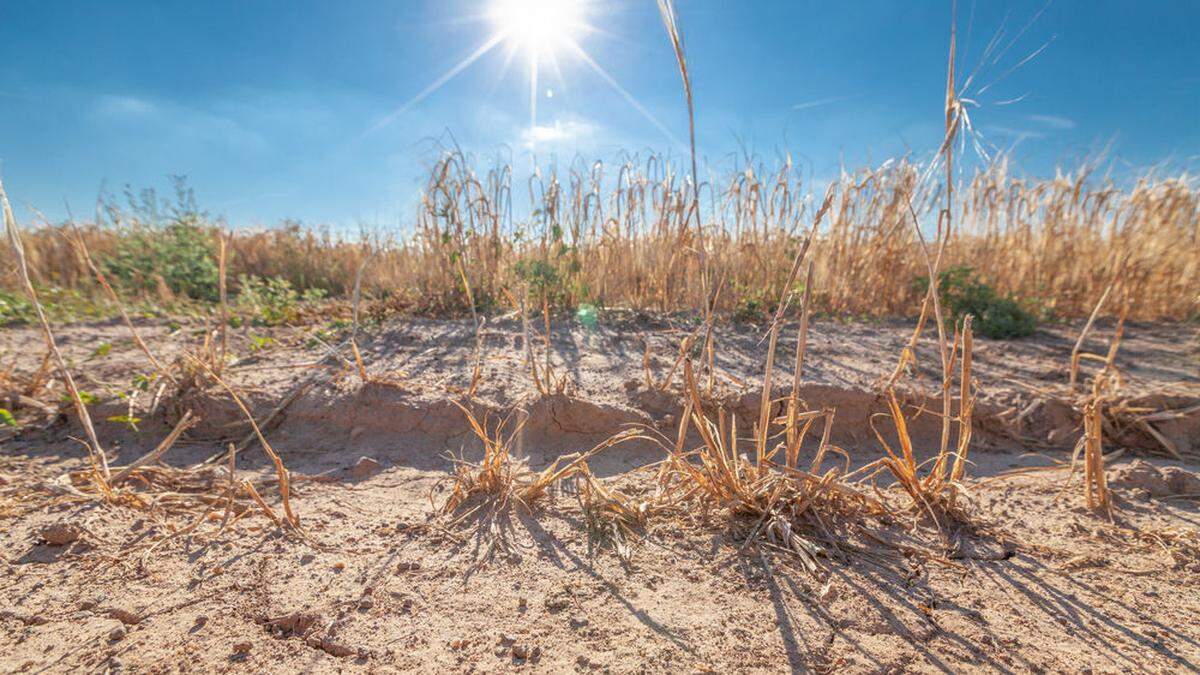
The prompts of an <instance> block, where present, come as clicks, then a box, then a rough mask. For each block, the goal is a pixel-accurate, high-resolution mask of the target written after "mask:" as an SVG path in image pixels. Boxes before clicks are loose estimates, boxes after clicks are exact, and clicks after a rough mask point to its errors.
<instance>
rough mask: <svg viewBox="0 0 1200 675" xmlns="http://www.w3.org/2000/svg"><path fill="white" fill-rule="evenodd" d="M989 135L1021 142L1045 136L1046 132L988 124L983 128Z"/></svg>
mask: <svg viewBox="0 0 1200 675" xmlns="http://www.w3.org/2000/svg"><path fill="white" fill-rule="evenodd" d="M982 131H983V133H984V134H985V135H987V136H999V137H1001V138H1007V139H1011V140H1012V142H1013V143H1019V142H1021V141H1024V140H1028V139H1031V138H1045V137H1046V132H1044V131H1034V130H1032V129H1015V128H1013V127H1005V126H996V125H988V126H986V127H984V128H983V129H982Z"/></svg>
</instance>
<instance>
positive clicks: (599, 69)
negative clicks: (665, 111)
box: [570, 41, 687, 148]
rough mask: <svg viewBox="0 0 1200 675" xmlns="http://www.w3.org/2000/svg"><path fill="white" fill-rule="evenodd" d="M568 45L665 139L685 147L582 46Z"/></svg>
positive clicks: (573, 43) (684, 146) (572, 43)
mask: <svg viewBox="0 0 1200 675" xmlns="http://www.w3.org/2000/svg"><path fill="white" fill-rule="evenodd" d="M570 46H571V48H572V50H573V51H574V52H575V54H576V55H577V56H578V57H579V58H580V59H582V60H583V62H584V63H586V64H588V66H589V67H590V68H591V69H592V70H593V71H595V73H596V74H597V75H599V76H600V79H602V80H604V81H605V82H606V83H607V84H608V86H610V87H612V88H613V90H614V91H616V92H617V93H618V94H620V95H621V97H622V98H624V99H625V102H626V103H628V104H629V105H631V106H633V109H634V110H636V111H638V112H639V113H641V115H642V117H645V118H646V119H647V120H648V121H649V122H650V123H651V124H653V125H654V127H655V128H656V129H658V130H659V131H661V132H663V135H664V136H666V137H667V140H669V141H671V143H672V144H673V145H676V146H678V147H680V148H686V147H687V146H686V145H684V144H683V142H681V141H680V140H679V139H678V138H676V137H675V134H673V133H671V130H670V129H668V128H667V127H666V126H664V125H663V123H662V122H659V121H658V118H657V117H655V116H654V114H653V113H651V112H650V111H649V110H647V109H646V106H644V105H642V104H641V102H639V101H638V100H637V99H636V98H634V97H633V94H631V93H629V92H628V91H627V90H626V89H625V87H622V86H621V83H620V82H617V80H616V78H614V77H613V76H612V75H609V74H608V71H607V70H605V69H604V68H603V67H602V66H601V65H600V64H599V63H596V60H595V59H593V58H592V57H591V56H590V55H589V54H588V53H587V52H586V51H584V49H583V47H580V46H579V45H578V44H577V43H575V42H574V41H572V42H570Z"/></svg>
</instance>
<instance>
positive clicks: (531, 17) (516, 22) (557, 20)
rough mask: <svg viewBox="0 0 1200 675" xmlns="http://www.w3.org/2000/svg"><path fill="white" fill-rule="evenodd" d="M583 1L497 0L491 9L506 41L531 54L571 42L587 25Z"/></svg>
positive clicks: (548, 50)
mask: <svg viewBox="0 0 1200 675" xmlns="http://www.w3.org/2000/svg"><path fill="white" fill-rule="evenodd" d="M584 4H585V3H584V1H583V0H494V2H493V3H492V8H491V11H490V12H489V15H490V18H491V20H492V22H493V23H494V24H495V26H496V30H497V31H498V32H499V33H500V34H501V35H503V36H504V38H505V39H506V40H509V41H511V42H512V43H513V44H515V45H517V46H520V47H522V48H524V49H525V50H527V51H528V52H529V53H531V54H544V53H548V52H552V51H553V50H554V49H555V48H557V47H559V46H562V45H566V44H570V43H571V42H573V41H574V39H575V37H576V35H577V34H578V33H579V32H580V31H581V30H582V29H583V28H584V27H585V26H586V25H587V24H586V23H585V18H586V17H585V16H584V14H585V12H584V9H585V7H584Z"/></svg>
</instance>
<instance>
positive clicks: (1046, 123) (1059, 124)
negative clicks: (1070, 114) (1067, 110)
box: [1025, 115, 1075, 131]
mask: <svg viewBox="0 0 1200 675" xmlns="http://www.w3.org/2000/svg"><path fill="white" fill-rule="evenodd" d="M1025 119H1027V120H1029V121H1030V122H1033V123H1035V124H1039V125H1041V126H1042V127H1045V128H1047V129H1054V130H1055V131H1070V130H1071V129H1074V128H1075V120H1073V119H1070V118H1067V117H1059V116H1058V115H1026V116H1025Z"/></svg>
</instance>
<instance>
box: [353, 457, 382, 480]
mask: <svg viewBox="0 0 1200 675" xmlns="http://www.w3.org/2000/svg"><path fill="white" fill-rule="evenodd" d="M381 468H383V465H382V464H380V463H379V462H378V461H376V460H375V459H374V458H371V457H359V458H358V461H357V462H355V463H354V465H353V466H351V467H350V477H351V478H354V479H355V480H362V479H364V478H370V477H371V476H374V475H375V474H376V473H378V472H379V470H380V469H381Z"/></svg>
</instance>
